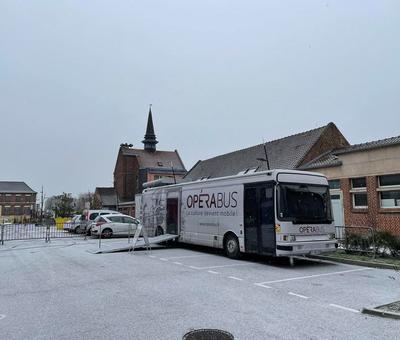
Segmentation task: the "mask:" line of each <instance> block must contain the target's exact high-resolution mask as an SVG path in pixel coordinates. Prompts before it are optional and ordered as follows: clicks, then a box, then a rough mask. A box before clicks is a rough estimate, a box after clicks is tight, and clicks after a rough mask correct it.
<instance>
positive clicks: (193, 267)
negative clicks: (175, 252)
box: [189, 266, 201, 270]
mask: <svg viewBox="0 0 400 340" xmlns="http://www.w3.org/2000/svg"><path fill="white" fill-rule="evenodd" d="M189 268H192V269H197V270H200V269H201V268H199V267H195V266H189Z"/></svg>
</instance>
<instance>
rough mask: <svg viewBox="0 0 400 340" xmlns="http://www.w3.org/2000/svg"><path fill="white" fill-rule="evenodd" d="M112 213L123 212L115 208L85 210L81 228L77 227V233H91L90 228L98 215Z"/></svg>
mask: <svg viewBox="0 0 400 340" xmlns="http://www.w3.org/2000/svg"><path fill="white" fill-rule="evenodd" d="M110 214H121V213H120V212H119V211H114V210H106V209H99V210H84V211H83V214H82V218H81V225H80V228H78V229H77V228H75V232H76V233H77V234H82V233H87V234H88V235H90V230H91V227H92V225H93V222H94V220H95V219H96V217H97V216H103V215H110Z"/></svg>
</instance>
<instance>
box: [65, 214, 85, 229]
mask: <svg viewBox="0 0 400 340" xmlns="http://www.w3.org/2000/svg"><path fill="white" fill-rule="evenodd" d="M81 218H82V215H74V217H72V218H71V219H70V220H68V221H67V222H65V223H64V225H63V229H64V230H66V231H71V232H72V231H75V229H76V228H78V227H79V226H80V223H81Z"/></svg>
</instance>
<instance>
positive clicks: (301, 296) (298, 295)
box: [289, 292, 309, 299]
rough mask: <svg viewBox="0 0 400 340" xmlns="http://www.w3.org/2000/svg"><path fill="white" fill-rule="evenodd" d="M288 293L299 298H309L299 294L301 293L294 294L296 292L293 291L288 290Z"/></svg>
mask: <svg viewBox="0 0 400 340" xmlns="http://www.w3.org/2000/svg"><path fill="white" fill-rule="evenodd" d="M289 295H293V296H297V297H299V298H301V299H309V297H308V296H305V295H301V294H296V293H293V292H289Z"/></svg>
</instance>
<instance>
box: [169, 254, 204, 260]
mask: <svg viewBox="0 0 400 340" xmlns="http://www.w3.org/2000/svg"><path fill="white" fill-rule="evenodd" d="M203 256H211V254H204V255H186V256H172V257H168V260H176V259H188V258H192V257H203Z"/></svg>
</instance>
